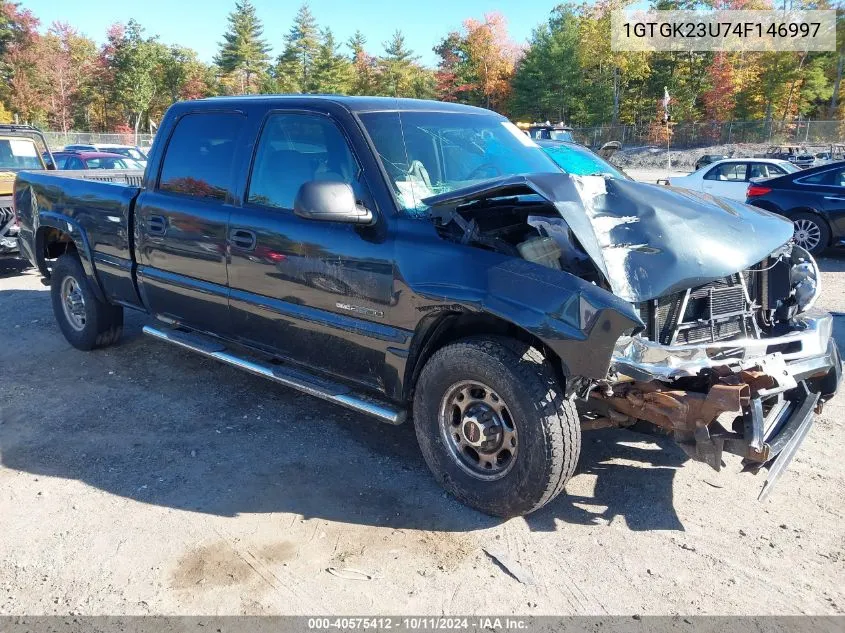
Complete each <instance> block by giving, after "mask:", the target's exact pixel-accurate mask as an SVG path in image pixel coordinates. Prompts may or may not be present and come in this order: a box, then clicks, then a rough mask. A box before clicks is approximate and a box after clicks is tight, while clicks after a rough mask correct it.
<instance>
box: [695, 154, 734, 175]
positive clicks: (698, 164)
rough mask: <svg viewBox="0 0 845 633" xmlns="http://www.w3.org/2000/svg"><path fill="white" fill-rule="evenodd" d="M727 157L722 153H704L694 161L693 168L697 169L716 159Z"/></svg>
mask: <svg viewBox="0 0 845 633" xmlns="http://www.w3.org/2000/svg"><path fill="white" fill-rule="evenodd" d="M725 158H727V156H725V155H724V154H704V155H703V156H701V157H700V158H699V159H698V160H697V161H695V169H696V171H698V170H699V169H701V168H702V167H704V166H705V165H709V164H710V163H715V162H716V161H717V160H724V159H725Z"/></svg>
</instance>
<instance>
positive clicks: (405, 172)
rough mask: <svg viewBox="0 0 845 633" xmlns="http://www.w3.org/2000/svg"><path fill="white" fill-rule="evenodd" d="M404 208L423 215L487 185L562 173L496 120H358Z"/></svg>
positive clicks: (429, 116) (454, 116)
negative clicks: (434, 204)
mask: <svg viewBox="0 0 845 633" xmlns="http://www.w3.org/2000/svg"><path fill="white" fill-rule="evenodd" d="M360 116H361V120H362V121H363V123H364V126H365V127H366V128H367V131H368V132H369V134H370V137H371V138H372V140H373V144H374V145H375V147H376V151H377V152H378V155H379V159H380V160H381V162H382V164H383V165H384V168H385V171H387V174H388V175H389V177H390V180H391V183H392V184H393V189H394V193H395V194H396V197H397V199H398V200H399V204H400V206H401V207H402V208H403V209H404V210H405V212H406V213H408V214H409V215H412V216H416V215H425V213H426V209H427V208H428V207H427V206H426V205H425V204H424V203H423V202H422V201H423V200H424V199H425V198H428V197H429V196H434V195H437V194H441V193H446V192H449V191H454V190H455V189H460V188H461V187H466V186H469V185H473V184H475V183H478V182H481V181H483V180H489V179H491V178H499V177H501V176H512V175H515V174H524V173H537V172H547V173H548V172H560V171H561V169H560V168H559V167H558V166H557V165H556V164H555V162H554V161H553V160H552V159H551V158H549V157H548V156H547V155H546V154H545V153H544V152H543V150H541V149H540V148H539V147H538V146H537V145H536V144H535V143H534V141H532V140H531V139H530V138H528V136H526V135H525V134H523V133H522V132H521V131H520V130H519V129H518V128H517V127H516V126H515V125H513V124H512V123H510V122H509V121H505V120H503V119H500V118H499V117H496V116H487V115H483V114H467V113H448V112H402V113H401V114H400V113H397V112H370V113H365V114H362V115H360Z"/></svg>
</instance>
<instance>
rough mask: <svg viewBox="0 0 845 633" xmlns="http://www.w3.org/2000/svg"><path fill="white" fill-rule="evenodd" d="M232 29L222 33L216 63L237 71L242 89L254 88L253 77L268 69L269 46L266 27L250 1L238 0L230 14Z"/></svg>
mask: <svg viewBox="0 0 845 633" xmlns="http://www.w3.org/2000/svg"><path fill="white" fill-rule="evenodd" d="M228 20H229V28H228V30H227V31H226V33H224V34H223V41H222V42H221V43H220V52H219V53H218V54H217V56H216V57H215V58H214V63H215V64H217V65H218V66H219V67H220V70H222V71H223V72H224V73H227V74H232V73H235V74H237V75H238V76H240V78H241V79H242V90H241V91H242V92H245V93H249V92H251V90H252V85H253V84H252V80H253V78H254V77H256V76H261V75H262V74H264V73H265V72H266V70H267V66H268V64H269V61H270V57H269V52H270V46H269V45H268V44H267V42H266V41H265V40H264V39H263V38H262V35H263V33H264V27H263V25H262V24H261V20H259V19H258V16H257V15H256V13H255V7H254V6H253V5H252V3H251V2H250V0H236V1H235V10H234V11H232V12H231V13H230V14H229V17H228Z"/></svg>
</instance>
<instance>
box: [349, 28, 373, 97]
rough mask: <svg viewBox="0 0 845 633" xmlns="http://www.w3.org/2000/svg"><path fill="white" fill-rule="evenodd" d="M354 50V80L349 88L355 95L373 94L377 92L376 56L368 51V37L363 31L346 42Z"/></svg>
mask: <svg viewBox="0 0 845 633" xmlns="http://www.w3.org/2000/svg"><path fill="white" fill-rule="evenodd" d="M346 45H347V46H348V47H349V49H350V50H351V51H352V80H351V85H350V88H349V92H350V94H353V95H372V94H375V93H376V92H377V78H376V73H377V66H376V58H375V57H373V56H372V55H370V54H369V53H368V52H367V49H366V45H367V38H366V37H364V34H363V33H361V31H355V34H354V35H353V36H352V37H351V38H349V41H348V42H347V43H346Z"/></svg>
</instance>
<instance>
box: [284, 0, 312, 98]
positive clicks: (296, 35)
mask: <svg viewBox="0 0 845 633" xmlns="http://www.w3.org/2000/svg"><path fill="white" fill-rule="evenodd" d="M319 54H320V32H319V29H318V27H317V20H316V19H315V18H314V15H313V14H312V13H311V8H310V7H309V6H308V3H307V2H306V3H305V4H303V5H302V6H301V7H299V11H297V12H296V16H294V18H293V25H292V26H291V28H290V31H289V32H288V34H287V35H285V48H284V51H282V54H281V55H280V56H279V60H278V64H277V66H276V79H277V82H278V83H279V85H280V86H281V87H282V88H283V89H284V90H285V91H286V92H314V90H315V85H314V78H313V75H314V69H315V65H316V63H317V57H318V55H319Z"/></svg>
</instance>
